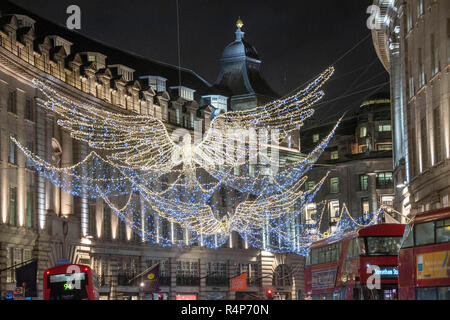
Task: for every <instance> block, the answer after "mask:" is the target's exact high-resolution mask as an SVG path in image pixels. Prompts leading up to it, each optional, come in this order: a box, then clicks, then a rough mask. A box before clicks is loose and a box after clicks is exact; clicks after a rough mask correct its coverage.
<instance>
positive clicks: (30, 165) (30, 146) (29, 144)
mask: <svg viewBox="0 0 450 320" xmlns="http://www.w3.org/2000/svg"><path fill="white" fill-rule="evenodd" d="M27 149H28V150H29V151H30V152H34V142H33V141H28V142H27ZM26 167H27V168H28V169H31V168H33V161H32V160H31V158H29V157H27V159H26Z"/></svg>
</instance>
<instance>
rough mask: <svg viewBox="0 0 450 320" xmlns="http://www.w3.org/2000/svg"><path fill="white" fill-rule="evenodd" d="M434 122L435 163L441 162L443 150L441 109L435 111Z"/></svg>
mask: <svg viewBox="0 0 450 320" xmlns="http://www.w3.org/2000/svg"><path fill="white" fill-rule="evenodd" d="M433 122H434V154H435V163H439V162H441V161H442V160H443V159H442V150H441V118H440V108H436V109H434V110H433Z"/></svg>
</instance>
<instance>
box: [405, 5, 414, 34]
mask: <svg viewBox="0 0 450 320" xmlns="http://www.w3.org/2000/svg"><path fill="white" fill-rule="evenodd" d="M406 26H407V29H408V31H410V30H411V29H412V26H413V11H412V5H408V13H407V20H406Z"/></svg>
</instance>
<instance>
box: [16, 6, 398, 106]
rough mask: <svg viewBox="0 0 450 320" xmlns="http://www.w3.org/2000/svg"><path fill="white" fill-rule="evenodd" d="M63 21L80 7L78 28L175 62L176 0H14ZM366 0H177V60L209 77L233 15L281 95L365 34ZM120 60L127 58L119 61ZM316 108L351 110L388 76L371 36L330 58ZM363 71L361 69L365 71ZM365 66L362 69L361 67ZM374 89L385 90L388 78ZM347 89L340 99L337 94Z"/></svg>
mask: <svg viewBox="0 0 450 320" xmlns="http://www.w3.org/2000/svg"><path fill="white" fill-rule="evenodd" d="M12 1H13V2H15V3H16V4H18V5H21V6H23V7H25V8H27V9H29V10H31V11H33V12H35V13H36V14H38V15H40V16H42V17H44V18H47V19H49V20H51V21H54V22H56V23H58V24H62V25H65V22H66V19H67V17H68V15H67V14H66V8H67V7H68V6H69V5H71V4H77V5H78V6H80V7H81V10H82V29H81V30H80V31H79V32H81V33H83V34H85V35H87V36H89V37H91V38H94V39H97V40H100V41H102V42H104V43H107V44H110V45H112V46H115V47H117V48H120V49H122V50H125V51H130V52H133V53H137V54H139V55H142V56H144V57H148V58H151V59H154V60H159V61H163V62H167V63H170V64H173V65H177V64H178V55H177V11H176V0H128V1H123V0H108V1H106V0H57V1H56V0H12ZM371 4H372V0H340V1H336V0H316V1H304V0H301V1H299V0H276V1H262V0H227V1H223V0H179V10H180V11H179V12H180V41H181V64H182V66H184V67H186V68H190V69H192V70H194V71H195V72H197V73H198V74H199V75H201V76H202V77H204V78H205V79H206V80H208V81H209V82H211V83H213V82H215V80H216V78H217V75H218V72H219V61H218V60H219V59H220V57H221V54H222V51H223V49H224V48H225V47H226V45H228V44H229V43H230V42H232V41H233V40H234V37H235V35H234V32H235V30H236V26H235V23H236V20H237V18H238V17H239V16H240V17H241V18H242V20H243V21H244V24H245V26H244V27H243V31H244V32H245V33H246V34H245V39H246V40H247V41H248V42H249V43H251V44H252V45H254V46H255V47H256V49H257V51H258V53H259V56H260V58H261V59H262V60H263V66H262V73H263V75H264V77H265V78H266V79H267V81H268V82H269V84H270V85H271V86H272V87H273V88H274V89H275V90H276V91H277V92H278V93H280V94H281V95H284V94H287V93H289V92H290V91H291V90H293V89H295V88H297V87H298V86H300V85H302V84H303V83H305V81H307V80H309V79H311V78H312V77H314V76H315V75H317V74H318V73H320V72H321V71H323V70H324V69H326V68H327V67H328V66H329V65H331V64H332V63H334V62H335V61H336V60H338V59H339V58H340V57H341V56H342V55H343V54H344V53H346V52H347V51H348V50H349V49H351V48H352V47H354V46H355V45H356V44H357V43H358V42H359V41H360V40H362V39H364V38H365V37H366V36H368V35H369V34H370V30H369V29H368V28H367V26H366V21H367V18H368V17H369V15H368V14H367V13H366V10H367V7H368V6H369V5H371ZM124 64H126V62H125V61H124ZM335 67H336V75H335V76H334V78H333V79H334V80H333V81H331V82H330V83H329V85H327V87H326V88H325V90H326V93H327V96H326V97H325V100H324V101H330V100H334V99H336V98H339V99H338V100H337V101H336V102H333V103H324V104H322V105H321V108H320V109H321V110H320V111H321V112H320V114H324V113H325V114H330V113H333V112H332V111H333V110H335V109H338V110H340V111H343V110H347V109H355V108H356V109H357V107H358V106H359V104H360V103H361V100H362V99H364V98H366V97H367V96H368V95H370V94H373V93H374V90H368V91H364V92H362V93H360V94H356V95H353V93H354V92H355V91H360V90H364V89H367V88H371V87H374V86H376V85H378V84H383V83H387V82H388V81H389V77H388V74H387V72H385V70H384V68H383V67H382V65H381V63H380V62H379V61H378V58H377V56H376V53H375V49H374V47H373V44H372V38H371V37H369V38H367V39H366V40H365V41H363V42H362V43H361V45H360V46H358V47H357V48H356V49H355V50H353V51H351V52H350V53H349V54H348V55H347V56H345V57H344V58H343V59H342V60H340V61H339V62H338V63H336V64H335ZM365 71H366V72H365ZM364 72H365V73H364ZM378 90H381V91H387V90H389V85H387V84H386V85H385V86H384V87H381V89H380V88H379V89H378ZM349 94H350V96H349V97H348V98H345V99H342V98H341V97H342V96H347V95H349Z"/></svg>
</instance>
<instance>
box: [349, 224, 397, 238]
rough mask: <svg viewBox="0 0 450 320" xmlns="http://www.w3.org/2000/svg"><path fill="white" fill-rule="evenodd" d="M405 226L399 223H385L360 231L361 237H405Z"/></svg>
mask: <svg viewBox="0 0 450 320" xmlns="http://www.w3.org/2000/svg"><path fill="white" fill-rule="evenodd" d="M404 232H405V225H404V224H399V223H383V224H376V225H374V226H370V227H366V228H362V229H359V230H358V236H360V237H379V236H400V237H401V236H403V233H404Z"/></svg>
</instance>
